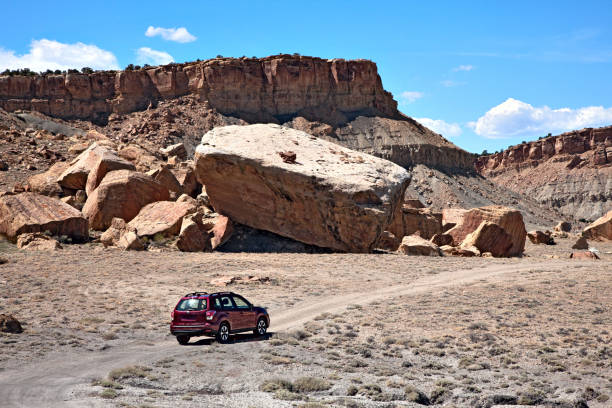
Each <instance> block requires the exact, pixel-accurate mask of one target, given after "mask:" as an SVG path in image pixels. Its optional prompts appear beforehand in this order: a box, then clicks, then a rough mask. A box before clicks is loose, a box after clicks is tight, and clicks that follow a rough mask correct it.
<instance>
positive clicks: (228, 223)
mask: <svg viewBox="0 0 612 408" xmlns="http://www.w3.org/2000/svg"><path fill="white" fill-rule="evenodd" d="M233 232H234V223H232V220H230V219H229V218H228V217H226V216H223V215H220V216H219V217H217V219H216V221H215V226H214V227H213V228H212V230H211V235H212V236H211V238H210V246H211V248H212V249H217V247H219V246H221V245H223V244H225V243H226V242H227V240H228V239H230V237H231V236H232V234H233Z"/></svg>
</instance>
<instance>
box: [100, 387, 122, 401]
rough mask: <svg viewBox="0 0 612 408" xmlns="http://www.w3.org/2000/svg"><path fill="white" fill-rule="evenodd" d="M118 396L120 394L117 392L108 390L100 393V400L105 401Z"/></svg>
mask: <svg viewBox="0 0 612 408" xmlns="http://www.w3.org/2000/svg"><path fill="white" fill-rule="evenodd" d="M118 396H119V394H118V393H117V391H115V390H113V389H112V388H107V389H105V390H104V391H102V392H101V393H100V398H104V399H114V398H117V397H118Z"/></svg>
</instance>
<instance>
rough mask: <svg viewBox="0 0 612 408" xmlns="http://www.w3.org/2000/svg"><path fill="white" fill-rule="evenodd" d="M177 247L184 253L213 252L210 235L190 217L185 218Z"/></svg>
mask: <svg viewBox="0 0 612 408" xmlns="http://www.w3.org/2000/svg"><path fill="white" fill-rule="evenodd" d="M176 246H177V248H178V249H180V250H181V251H183V252H202V251H207V250H212V248H211V246H210V234H209V233H208V232H207V231H205V230H204V228H203V227H202V225H200V224H198V223H197V222H196V221H195V220H194V219H193V217H190V216H187V217H185V218H183V223H182V225H181V231H180V233H179V237H178V240H177V241H176Z"/></svg>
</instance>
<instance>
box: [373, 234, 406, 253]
mask: <svg viewBox="0 0 612 408" xmlns="http://www.w3.org/2000/svg"><path fill="white" fill-rule="evenodd" d="M400 242H401V241H400V240H399V238H397V237H396V236H395V234H393V233H392V232H389V231H383V233H382V234H381V235H380V237H379V238H378V243H377V244H376V249H382V250H384V251H397V248H398V247H399V245H400Z"/></svg>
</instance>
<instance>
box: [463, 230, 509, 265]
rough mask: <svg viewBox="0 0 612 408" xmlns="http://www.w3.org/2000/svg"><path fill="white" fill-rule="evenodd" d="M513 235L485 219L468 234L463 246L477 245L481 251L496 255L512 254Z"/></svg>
mask: <svg viewBox="0 0 612 408" xmlns="http://www.w3.org/2000/svg"><path fill="white" fill-rule="evenodd" d="M512 245H513V242H512V236H511V235H510V234H508V233H507V232H506V231H505V230H504V229H503V228H502V227H500V226H499V225H497V224H495V223H492V222H490V221H483V222H481V223H480V225H479V226H478V228H476V230H474V232H472V233H470V234H468V235H467V236H466V237H465V239H464V240H463V242H462V243H461V248H464V249H466V248H472V247H475V248H477V249H478V251H480V252H481V253H484V252H490V253H491V254H492V255H493V256H494V257H505V256H512V255H514V254H512V252H511V250H512Z"/></svg>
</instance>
